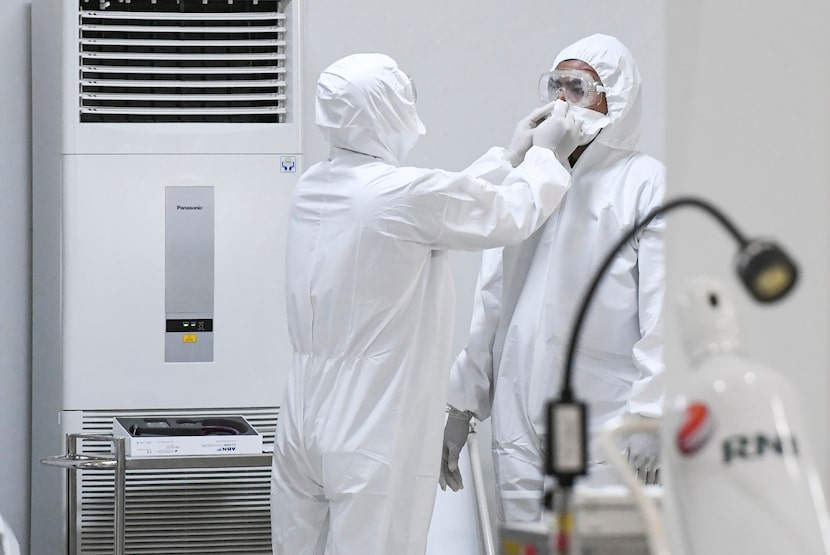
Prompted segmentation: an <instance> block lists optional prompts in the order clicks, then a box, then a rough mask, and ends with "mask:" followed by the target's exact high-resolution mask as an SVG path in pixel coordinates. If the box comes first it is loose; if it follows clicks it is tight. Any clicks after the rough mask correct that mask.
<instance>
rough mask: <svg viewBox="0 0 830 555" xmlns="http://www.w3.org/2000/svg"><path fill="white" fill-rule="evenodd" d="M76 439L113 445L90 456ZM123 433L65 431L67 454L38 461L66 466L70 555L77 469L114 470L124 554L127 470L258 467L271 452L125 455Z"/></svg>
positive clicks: (118, 536) (117, 550)
mask: <svg viewBox="0 0 830 555" xmlns="http://www.w3.org/2000/svg"><path fill="white" fill-rule="evenodd" d="M78 439H89V440H94V441H109V442H110V443H112V445H113V454H112V455H110V456H92V455H84V454H80V453H78ZM125 453H126V450H125V447H124V438H123V437H113V436H112V435H110V434H66V455H58V456H55V457H45V458H43V459H40V462H41V463H43V464H46V465H50V466H58V467H61V468H64V469H66V470H67V471H68V472H69V474H68V479H69V493H68V495H69V515H70V520H71V522H72V523H73V525H72V526H70V527H69V549H70V555H77V551H76V546H77V545H78V542H77V537H76V535H77V530H76V527H75V526H74V521H75V517H76V515H77V509H78V508H77V472H78V470H113V469H114V471H115V478H114V480H115V484H114V486H115V487H114V492H115V500H114V515H113V517H114V518H113V521H114V528H115V530H114V533H115V536H114V539H115V541H114V543H115V546H114V554H115V555H125V549H126V545H125V544H126V530H125V513H126V498H127V470H147V469H171V468H175V469H179V468H221V467H258V466H269V465H270V464H271V457H272V456H271V454H270V453H261V454H257V455H204V456H202V455H194V456H186V457H152V458H151V457H146V458H145V457H129V458H128V457H127V456H126V454H125Z"/></svg>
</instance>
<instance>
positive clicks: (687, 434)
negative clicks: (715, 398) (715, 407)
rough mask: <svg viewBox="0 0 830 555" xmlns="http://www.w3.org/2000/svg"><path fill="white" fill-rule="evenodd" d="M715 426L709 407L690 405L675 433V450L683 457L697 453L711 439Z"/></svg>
mask: <svg viewBox="0 0 830 555" xmlns="http://www.w3.org/2000/svg"><path fill="white" fill-rule="evenodd" d="M714 428H715V424H714V422H713V421H712V415H711V413H710V412H709V407H707V406H706V405H704V404H703V403H692V404H690V405H689V406H688V407H686V414H685V418H684V419H683V424H682V425H681V426H680V429H679V430H678V431H677V449H678V451H680V452H681V453H682V454H684V455H693V454H695V453H697V452H698V451H699V450H700V449H701V448H702V447H703V446H704V445H705V444H706V442H707V441H709V438H710V437H712V432H713V431H714Z"/></svg>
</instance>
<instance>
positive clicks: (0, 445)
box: [0, 0, 32, 552]
mask: <svg viewBox="0 0 830 555" xmlns="http://www.w3.org/2000/svg"><path fill="white" fill-rule="evenodd" d="M29 4H30V0H3V2H0V75H2V76H3V77H2V79H0V105H2V111H3V117H2V124H0V428H2V433H0V514H2V515H3V517H4V518H5V519H6V520H7V521H8V523H9V525H10V526H11V527H12V528H13V529H14V532H15V535H16V536H17V538H18V540H19V541H20V543H21V548H23V549H24V552H26V551H28V548H27V546H28V537H29V521H28V519H29V429H30V426H29V419H30V416H29V413H30V409H29V407H30V395H29V393H30V383H31V379H30V364H29V358H30V349H29V344H30V333H29V327H30V324H31V311H30V304H31V303H30V300H31V299H30V296H31V295H30V291H31V287H30V281H29V280H30V274H31V259H30V254H29V252H30V230H31V217H30V213H31V202H30V191H31V176H32V172H31V164H30V159H31V125H30V116H31V113H30V112H31V110H30V106H31V102H30V100H29V99H30V92H31V86H30V83H31V78H30V63H29V58H30V56H29V52H30V47H29V36H30V33H29V12H30V10H29Z"/></svg>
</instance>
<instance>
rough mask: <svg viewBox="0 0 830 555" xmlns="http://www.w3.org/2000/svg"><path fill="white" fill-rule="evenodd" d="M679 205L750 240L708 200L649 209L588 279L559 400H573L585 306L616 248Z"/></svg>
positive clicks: (744, 241) (743, 243)
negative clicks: (703, 213) (696, 210)
mask: <svg viewBox="0 0 830 555" xmlns="http://www.w3.org/2000/svg"><path fill="white" fill-rule="evenodd" d="M681 206H697V207H698V208H701V209H703V210H704V211H706V212H708V213H709V214H710V215H712V216H713V217H714V218H715V219H716V220H718V221H719V222H720V223H721V224H722V225H723V227H725V228H726V230H727V231H729V233H730V234H731V235H732V236H733V237H734V238H735V240H736V241H737V242H738V244H739V245H740V246H741V248H743V247H744V246H746V245H747V243H749V240H748V239H747V238H746V237H745V236H744V235H743V233H741V232H740V231H739V230H738V228H737V227H735V225H734V224H733V223H732V222H731V221H730V220H729V219H728V218H727V217H726V215H725V214H724V213H723V212H721V211H720V210H718V209H717V208H716V207H715V206H713V205H712V204H710V203H709V202H707V201H705V200H703V199H700V198H696V197H679V198H676V199H674V200H671V201H669V202H667V203H665V204H663V205H661V206H658V207H656V208H655V209H654V210H652V211H651V212H649V213H648V214H647V215H646V217H645V218H643V220H642V221H641V222H639V223H638V224H637V225H635V226H634V227H633V228H631V230H630V231H629V232H628V233H626V234H625V236H623V237H622V238H620V240H619V241H617V243H616V244H615V245H614V247H613V248H612V249H611V250H609V251H608V254H607V255H606V256H605V259H604V260H603V261H602V264H601V265H600V267H599V269H597V271H596V272H595V273H594V277H593V279H592V280H591V284H590V286H589V287H588V289H587V290H586V292H585V294H584V295H583V297H582V302H581V304H580V306H579V312H578V313H577V317H576V321H575V322H574V325H573V327H572V328H571V337H570V339H569V341H568V358H567V359H566V360H565V375H564V377H563V381H562V387H561V389H560V397H559V398H560V399H561V400H563V401H572V400H573V387H572V385H571V379H572V375H573V362H574V357H575V356H576V347H577V342H578V339H579V335H580V331H581V330H582V325H583V322H584V320H585V317H586V316H587V314H588V308H590V305H591V299H592V298H593V296H594V292H595V291H596V289H597V287H599V284H600V282H601V281H602V278H603V276H605V272H606V271H607V270H608V267H609V266H610V265H611V263H612V262H613V261H614V258H616V256H617V252H618V251H619V250H620V249H621V248H622V247H623V245H625V244H626V243H627V242H628V241H630V240H631V239H632V238H633V237H634V236H635V235H636V234H637V233H638V232H639V231H640V230H641V229H643V228H644V227H646V226H647V225H648V224H650V223H651V221H652V220H653V219H654V218H656V217H657V216H659V215H661V214H664V213H666V212H670V211H671V210H674V209H675V208H679V207H681Z"/></svg>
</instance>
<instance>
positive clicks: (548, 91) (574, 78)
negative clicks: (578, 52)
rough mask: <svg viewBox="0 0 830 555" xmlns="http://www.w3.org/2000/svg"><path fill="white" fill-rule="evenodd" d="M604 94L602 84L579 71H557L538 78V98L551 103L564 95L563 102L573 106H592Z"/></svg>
mask: <svg viewBox="0 0 830 555" xmlns="http://www.w3.org/2000/svg"><path fill="white" fill-rule="evenodd" d="M604 92H605V87H603V86H602V83H600V82H599V81H595V80H594V77H593V75H591V74H590V73H588V72H587V71H582V70H579V69H557V70H554V71H548V72H547V73H543V74H542V76H541V77H539V98H541V99H542V102H551V101H553V100H556V99H557V98H559V95H560V94H564V96H565V100H566V101H568V103H570V104H572V105H574V106H581V107H583V108H584V107H585V106H592V105H594V104H596V103H597V102H599V99H600V95H601V94H602V93H604Z"/></svg>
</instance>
